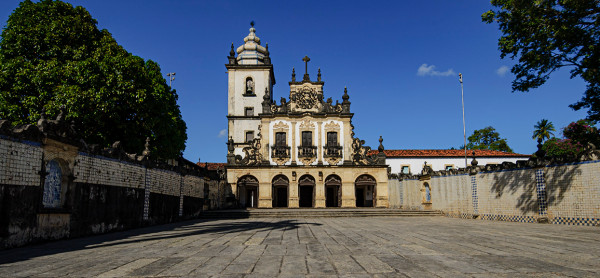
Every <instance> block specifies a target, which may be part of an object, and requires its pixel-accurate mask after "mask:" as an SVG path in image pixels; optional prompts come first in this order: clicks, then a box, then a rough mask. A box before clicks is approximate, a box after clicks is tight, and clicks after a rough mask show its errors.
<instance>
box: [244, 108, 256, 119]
mask: <svg viewBox="0 0 600 278" xmlns="http://www.w3.org/2000/svg"><path fill="white" fill-rule="evenodd" d="M244 115H246V116H247V117H250V116H254V107H246V108H245V109H244Z"/></svg>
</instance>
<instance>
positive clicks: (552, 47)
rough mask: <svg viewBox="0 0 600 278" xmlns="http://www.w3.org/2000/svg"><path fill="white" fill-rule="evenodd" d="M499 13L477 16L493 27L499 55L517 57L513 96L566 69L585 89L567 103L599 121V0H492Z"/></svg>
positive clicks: (514, 70) (492, 11) (496, 11)
mask: <svg viewBox="0 0 600 278" xmlns="http://www.w3.org/2000/svg"><path fill="white" fill-rule="evenodd" d="M491 3H492V5H493V6H495V7H496V8H498V9H497V10H490V11H488V12H486V13H484V14H483V15H482V20H483V21H484V22H486V23H492V22H498V24H499V27H500V31H501V32H502V36H501V37H500V39H499V40H498V46H499V49H500V52H501V54H500V56H501V57H502V58H505V57H506V56H509V57H510V58H512V59H515V58H517V57H518V60H519V62H518V63H517V64H516V65H514V66H513V67H512V69H511V72H512V73H513V74H515V80H514V81H513V83H512V89H513V91H522V92H526V91H529V90H530V89H533V88H537V87H539V86H541V85H542V84H544V83H545V82H546V81H547V80H548V79H549V78H550V74H551V73H552V72H554V71H556V70H557V69H560V68H562V67H571V72H570V73H571V78H574V77H576V76H579V77H581V78H582V79H583V80H584V81H585V82H586V83H587V88H586V91H585V93H584V96H583V98H582V99H581V100H580V101H579V102H577V103H574V104H571V105H570V107H572V108H573V109H575V110H579V109H581V108H588V118H589V119H592V120H599V119H600V47H599V45H600V1H598V0H536V1H530V0H492V1H491Z"/></svg>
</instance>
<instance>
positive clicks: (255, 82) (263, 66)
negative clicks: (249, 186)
mask: <svg viewBox="0 0 600 278" xmlns="http://www.w3.org/2000/svg"><path fill="white" fill-rule="evenodd" d="M250 25H251V28H250V33H249V34H248V36H246V37H245V38H244V44H242V45H241V46H239V47H238V48H237V49H235V50H234V45H233V43H231V50H230V52H229V56H228V57H227V58H228V63H227V64H226V65H225V67H226V68H227V74H228V81H227V87H228V90H227V96H228V98H227V101H228V106H227V119H228V140H229V142H231V141H232V140H233V147H234V154H236V155H238V154H239V155H242V156H243V152H242V149H243V148H244V147H246V146H250V145H251V143H252V141H253V139H254V138H257V137H258V135H259V124H260V117H259V116H258V115H259V114H261V113H263V111H262V110H263V106H262V102H263V100H268V99H271V100H272V98H273V94H272V89H273V85H275V76H274V73H273V65H272V64H271V58H270V57H269V45H268V44H266V45H265V46H264V47H263V46H262V45H260V38H258V37H257V36H256V29H255V28H254V21H253V22H251V23H250ZM236 54H237V57H236Z"/></svg>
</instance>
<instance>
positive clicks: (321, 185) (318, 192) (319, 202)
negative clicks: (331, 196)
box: [315, 175, 325, 208]
mask: <svg viewBox="0 0 600 278" xmlns="http://www.w3.org/2000/svg"><path fill="white" fill-rule="evenodd" d="M324 207H325V182H324V181H323V175H319V176H318V177H317V180H316V182H315V208H324Z"/></svg>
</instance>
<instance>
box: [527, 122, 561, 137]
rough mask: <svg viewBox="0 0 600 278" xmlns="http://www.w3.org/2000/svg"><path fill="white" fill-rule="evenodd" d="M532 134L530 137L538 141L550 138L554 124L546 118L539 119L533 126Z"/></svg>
mask: <svg viewBox="0 0 600 278" xmlns="http://www.w3.org/2000/svg"><path fill="white" fill-rule="evenodd" d="M533 128H534V130H533V136H531V138H533V139H536V140H538V141H539V142H540V143H541V142H543V141H544V140H546V139H550V137H551V136H553V135H554V131H556V129H554V124H553V123H552V122H550V121H548V120H547V119H541V120H540V121H539V122H537V123H536V124H535V126H533Z"/></svg>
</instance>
